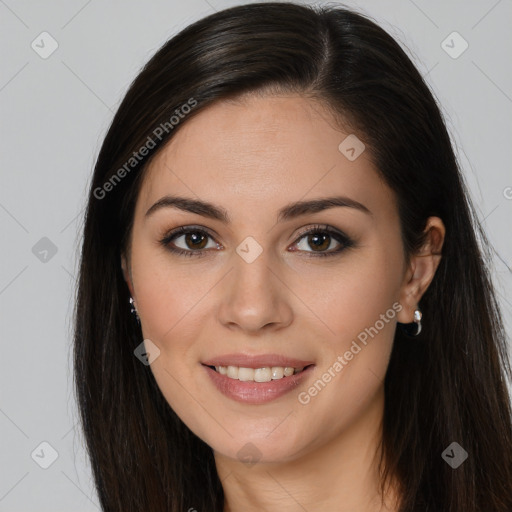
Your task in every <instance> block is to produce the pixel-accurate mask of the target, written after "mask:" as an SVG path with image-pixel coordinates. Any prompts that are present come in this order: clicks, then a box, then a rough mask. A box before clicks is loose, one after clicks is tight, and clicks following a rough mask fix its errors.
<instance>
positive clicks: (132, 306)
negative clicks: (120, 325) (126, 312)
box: [130, 297, 140, 323]
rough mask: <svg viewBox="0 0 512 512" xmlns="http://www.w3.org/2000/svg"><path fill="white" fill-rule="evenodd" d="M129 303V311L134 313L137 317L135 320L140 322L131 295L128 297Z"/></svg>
mask: <svg viewBox="0 0 512 512" xmlns="http://www.w3.org/2000/svg"><path fill="white" fill-rule="evenodd" d="M130 305H131V310H130V311H131V313H133V314H134V315H135V318H136V319H137V322H139V323H140V318H139V314H138V313H137V309H136V307H135V301H134V300H133V298H132V297H130Z"/></svg>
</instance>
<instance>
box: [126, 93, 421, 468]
mask: <svg viewBox="0 0 512 512" xmlns="http://www.w3.org/2000/svg"><path fill="white" fill-rule="evenodd" d="M348 135H350V132H349V131H348V130H345V131H343V130H340V129H339V128H338V127H337V126H336V125H335V123H334V121H333V119H332V118H331V117H330V116H329V114H328V113H327V112H326V111H325V110H323V109H322V108H321V106H320V105H319V104H318V103H315V102H313V101H312V100H310V99H306V98H303V97H301V96H292V95H290V96H261V97H256V96H247V97H245V98H244V99H243V100H240V101H238V102H234V101H230V102H227V101H223V102H219V103H216V104H215V105H213V106H210V107H208V108H207V109H205V110H203V111H202V112H200V113H199V114H198V115H197V116H196V117H194V118H191V119H190V120H189V121H187V122H185V123H184V124H183V126H181V127H180V130H179V131H178V132H177V133H176V135H175V137H174V138H173V139H172V141H171V142H170V143H169V145H167V146H166V147H165V148H164V149H163V150H162V151H161V152H160V153H159V154H158V155H157V157H156V158H155V160H153V162H152V163H151V165H150V167H149V168H148V169H147V174H146V176H145V178H144V181H143V184H142V188H141V190H140V194H139V197H138V200H137V204H136V210H135V218H134V225H133V230H132V235H131V250H130V254H129V256H128V258H127V259H126V260H124V268H125V271H126V274H125V275H126V278H127V282H128V283H129V286H130V289H131V292H132V296H133V297H134V300H135V304H136V307H137V311H138V314H139V316H140V319H141V327H142V331H143V335H144V338H145V340H146V342H145V343H146V344H147V345H146V348H149V347H151V346H153V345H149V346H148V341H147V340H151V344H154V345H156V346H157V347H158V349H159V350H160V355H159V356H158V357H157V358H156V359H155V360H154V362H152V364H151V370H152V372H153V374H154V376H155V378H156V381H157V383H158V385H159V387H160V389H161V391H162V393H163V395H164V396H165V398H166V400H167V401H168V403H169V405H170V406H171V407H172V408H173V409H174V410H175V412H176V413H177V414H178V415H179V416H180V418H181V419H182V420H183V421H184V422H185V424H186V425H187V426H188V427H189V428H190V429H191V430H192V431H193V432H194V433H196V434H197V435H198V436H199V437H200V438H202V439H203V440H204V441H205V442H206V443H207V444H208V445H210V446H211V447H212V448H213V449H214V451H215V453H216V454H219V455H221V456H224V457H228V458H232V459H240V458H244V457H245V458H247V457H249V458H250V457H257V458H258V459H259V460H261V461H262V462H263V461H278V460H283V461H284V460H293V459H295V458H297V457H300V456H302V455H305V454H307V453H308V452H311V451H312V450H315V449H318V448H320V446H321V445H323V444H326V443H329V442H330V441H332V440H334V439H336V438H337V437H339V436H341V435H342V434H343V433H344V432H348V431H349V430H350V429H351V428H354V426H355V425H357V424H358V423H361V421H363V419H364V418H368V417H369V416H370V415H372V414H373V415H374V414H375V411H376V404H381V403H382V396H383V395H382V390H383V381H382V379H383V378H384V375H385V372H386V368H387V365H388V360H389V356H390V351H391V348H392V342H393V336H394V332H395V328H396V322H397V320H398V321H408V322H410V321H412V319H407V320H406V319H405V318H404V319H400V316H399V315H400V314H403V312H402V313H400V314H399V313H398V311H399V310H400V309H402V306H401V304H400V301H401V300H402V299H403V297H404V296H405V294H407V293H408V292H410V290H408V288H407V282H408V275H407V268H406V265H405V261H404V255H403V246H402V241H401V235H400V225H399V218H398V213H397V207H396V202H395V197H394V194H393V193H392V191H391V190H390V189H389V188H388V187H387V185H386V184H385V183H384V182H383V181H382V180H381V179H380V178H379V175H378V174H377V171H376V169H375V167H374V166H373V164H372V162H371V159H370V155H369V151H368V150H366V151H363V152H362V153H361V154H360V155H359V156H357V154H358V152H359V146H354V140H353V139H348V141H347V142H345V143H344V144H345V145H343V144H342V149H341V150H340V149H339V146H340V143H342V142H343V141H344V140H345V139H346V137H347V136H348ZM347 145H348V146H347ZM351 147H354V148H355V151H351V149H350V148H351ZM354 156H357V158H355V159H354ZM349 157H350V158H349ZM170 196H173V197H174V198H176V197H180V198H184V199H186V200H188V202H187V201H181V202H176V201H174V202H173V201H171V200H170ZM166 197H167V199H165V198H166ZM327 198H336V199H333V201H332V202H331V203H329V202H326V203H321V202H317V203H311V201H320V200H324V199H327ZM340 198H343V199H340ZM196 201H197V203H194V202H196ZM199 202H202V203H208V205H209V206H208V207H207V206H204V205H201V204H200V203H199ZM295 203H305V204H303V205H302V206H300V205H296V204H295ZM212 205H213V207H214V208H211V206H212ZM294 205H295V206H294ZM224 217H225V218H224ZM178 228H185V231H184V232H183V231H181V232H180V231H179V230H178ZM176 230H178V231H176ZM150 351H151V350H150ZM215 366H216V367H217V369H215V368H214V367H215ZM226 366H231V367H232V368H230V369H225V368H220V367H226ZM240 367H241V369H240ZM303 367H304V369H303ZM261 368H264V369H261ZM285 368H287V369H285ZM300 370H302V371H300ZM226 372H228V374H227V375H225V373H226ZM290 373H292V374H293V375H290ZM237 376H238V378H237ZM246 379H247V380H246ZM255 379H256V381H255ZM259 381H262V382H259ZM248 443H252V444H248ZM252 445H254V446H252ZM244 450H245V452H244ZM251 450H252V451H255V452H256V454H252V453H250V452H251ZM246 452H247V453H246Z"/></svg>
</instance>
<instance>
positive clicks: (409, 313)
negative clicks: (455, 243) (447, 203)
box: [397, 217, 446, 323]
mask: <svg viewBox="0 0 512 512" xmlns="http://www.w3.org/2000/svg"><path fill="white" fill-rule="evenodd" d="M425 232H426V233H427V238H426V241H425V244H424V245H423V246H422V247H421V249H420V250H419V251H418V252H417V253H416V254H414V255H412V256H411V261H410V264H409V267H408V268H407V271H406V273H405V276H404V281H403V283H402V287H401V289H400V299H399V301H400V304H401V305H402V309H401V310H400V312H399V313H398V315H397V320H398V321H399V322H400V323H410V322H412V321H413V319H414V310H415V309H417V307H418V303H419V301H420V299H421V297H422V296H423V294H424V293H425V292H426V291H427V288H428V287H429V285H430V283H431V282H432V279H434V275H435V273H436V270H437V267H438V265H439V263H440V261H441V249H442V247H443V243H444V237H445V233H446V229H445V226H444V224H443V221H442V220H441V219H440V218H439V217H429V218H428V219H427V225H426V227H425Z"/></svg>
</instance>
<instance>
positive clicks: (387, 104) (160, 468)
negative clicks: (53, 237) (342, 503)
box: [74, 3, 512, 512]
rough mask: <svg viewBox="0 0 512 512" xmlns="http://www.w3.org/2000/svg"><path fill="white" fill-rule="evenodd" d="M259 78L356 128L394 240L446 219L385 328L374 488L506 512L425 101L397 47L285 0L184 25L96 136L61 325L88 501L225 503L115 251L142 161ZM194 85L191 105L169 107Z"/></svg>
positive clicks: (116, 505) (494, 390) (465, 267)
mask: <svg viewBox="0 0 512 512" xmlns="http://www.w3.org/2000/svg"><path fill="white" fill-rule="evenodd" d="M263 89H265V90H269V91H280V92H298V93H301V94H304V95H308V96H309V97H311V98H315V99H317V100H319V101H322V102H323V103H324V104H325V105H327V106H328V107H329V108H330V110H331V111H332V113H333V115H334V116H335V117H336V118H337V119H339V120H340V122H342V123H344V125H345V126H347V125H349V126H350V127H351V129H352V130H353V132H354V133H356V134H357V135H358V137H359V138H360V139H362V140H363V141H364V142H365V144H366V145H367V147H368V148H369V151H370V153H371V155H372V157H373V159H374V162H375V164H376V166H377V168H378V170H379V172H380V173H381V175H382V177H383V178H384V180H385V181H386V182H387V183H388V184H389V186H390V187H391V188H392V189H393V190H394V192H395V194H396V198H397V201H398V207H399V214H400V222H401V229H402V237H403V244H404V252H405V253H406V254H407V255H410V254H412V253H413V252H414V251H415V250H417V249H418V248H419V247H420V246H421V243H422V241H423V240H422V231H423V228H424V227H425V221H426V219H427V218H428V217H429V216H431V215H435V216H439V217H441V219H442V220H443V222H444V224H445V227H446V239H445V243H444V246H443V253H442V254H443V257H442V259H441V262H440V265H439V267H438V270H437V273H436V275H435V277H434V280H433V281H432V283H431V285H430V287H429V289H428V290H427V292H426V293H425V294H424V296H423V298H422V299H421V302H420V308H421V310H422V312H423V319H424V321H423V330H422V332H421V334H420V335H419V336H418V337H417V338H416V339H413V340H411V339H410V338H406V337H405V336H404V334H403V333H402V332H401V331H400V330H397V332H396V335H395V340H394V346H393V351H392V355H391V360H390V364H389V368H388V371H387V374H386V379H385V411H384V420H383V439H382V446H383V459H382V461H381V462H382V464H383V468H384V472H385V475H384V476H385V478H384V480H383V485H384V482H385V481H386V479H389V478H390V477H391V476H393V477H396V478H397V479H398V482H399V484H400V496H401V508H400V511H401V512H408V511H410V512H413V511H414V512H418V511H432V512H434V511H435V512H437V511H442V512H477V511H479V512H480V511H483V510H485V511H495V512H510V511H512V484H511V482H512V424H511V405H510V397H509V395H508V390H507V378H510V377H511V370H510V362H509V358H508V354H507V352H506V347H507V345H506V336H505V333H504V329H503V322H502V319H501V316H500V310H499V307H498V303H497V300H496V296H495V292H494V291H493V287H492V282H491V280H490V277H489V274H488V270H487V264H488V263H489V260H490V258H489V253H488V250H487V248H488V241H487V239H486V236H485V233H484V232H483V230H482V228H481V227H480V225H479V223H478V221H477V218H476V216H475V214H474V208H473V206H472V205H471V202H470V198H469V194H468V192H467V189H466V186H465V184H464V181H463V177H462V175H461V172H460V171H459V168H458V165H457V162H456V159H455V156H454V152H453V149H452V147H451V144H450V139H449V135H448V133H447V130H446V128H445V124H444V122H443V119H442V116H441V114H440V111H439V108H438V106H437V105H436V102H435V100H434V98H433V95H432V94H431V92H430V90H429V88H428V87H427V86H426V84H425V82H424V81H423V79H422V77H421V76H420V74H419V73H418V71H417V70H416V68H415V67H414V65H413V64H412V63H411V61H410V59H409V58H408V57H407V55H406V54H405V53H404V51H403V50H402V49H401V47H400V46H399V45H398V44H397V42H395V41H394V40H393V38H392V37H390V36H389V35H388V34H387V33H386V32H385V31H384V30H383V29H381V28H380V27H378V26H377V25H376V24H375V23H374V22H372V21H371V20H370V19H368V18H367V17H365V16H363V15H360V14H356V13H354V12H351V11H350V10H347V9H345V8H341V7H309V6H302V5H297V4H293V3H261V4H258V3H256V4H250V5H243V6H239V7H234V8H230V9H226V10H223V11H220V12H217V13H215V14H213V15H211V16H208V17H206V18H204V19H201V20H199V21H197V22H195V23H194V24H192V25H190V26H189V27H187V28H185V29H184V30H183V31H181V32H180V33H179V34H177V35H176V36H175V37H173V38H172V39H170V40H169V41H168V42H166V43H165V44H164V46H163V47H162V48H161V49H160V50H159V51H158V52H157V53H156V54H155V55H154V56H153V57H152V58H151V60H150V61H149V62H148V63H147V64H146V66H145V67H144V68H143V69H142V71H141V72H140V74H139V75H138V76H137V77H136V79H135V80H134V82H133V83H132V84H131V86H130V88H129V90H128V92H127V94H126V96H125V98H124V99H123V101H122V103H121V105H120V106H119V108H118V110H117V113H116V114H115V117H114V119H113V121H112V124H111V126H110V128H109V130H108V133H107V135H106V137H105V140H104V142H103V145H102V148H101V151H100V153H99V156H98V159H97V163H96V166H95V169H94V175H93V178H92V183H91V188H90V193H89V200H88V206H87V213H86V217H85V227H84V236H83V246H82V253H81V266H80V275H79V283H78V289H77V300H76V310H75V338H74V365H75V385H76V394H77V401H78V404H79V410H80V416H81V420H82V426H83V431H84V434H85V440H86V443H87V449H88V453H89V456H90V460H91V464H92V470H93V474H94V478H95V484H96V489H97V492H98V495H99V499H100V502H101V505H102V507H103V510H105V511H120V512H121V511H122V512H130V511H137V512H138V511H141V510H146V511H151V512H159V511H162V512H163V511H166V512H169V511H175V512H177V511H180V512H182V511H185V510H189V509H191V508H192V509H197V510H198V511H211V512H217V511H221V510H222V509H223V500H224V497H223V491H222V485H221V482H220V481H219V478H218V475H217V472H216V468H215V461H214V457H213V453H212V450H211V448H210V447H209V446H207V445H206V444H205V443H204V442H203V441H202V440H200V439H199V438H198V437H197V436H195V435H194V434H193V433H192V432H191V431H190V430H189V429H188V428H187V426H186V425H185V424H184V423H183V422H182V421H181V420H180V418H178V417H177V415H176V414H175V413H174V411H173V410H172V409H171V407H170V406H169V405H168V403H167V402H166V401H165V399H164V397H163V395H162V393H161V391H160V389H159V388H158V386H157V384H156V382H155V379H154V377H153V375H152V372H151V370H150V368H149V367H148V366H144V365H142V364H141V363H140V361H139V360H138V359H137V358H136V357H135V356H134V354H133V351H134V349H135V348H136V347H137V346H138V345H139V344H140V343H141V341H142V333H141V330H140V327H139V325H138V324H137V322H136V320H135V319H134V317H133V315H131V313H130V308H129V303H128V299H129V292H128V288H127V285H126V283H125V281H124V279H123V275H122V270H121V265H120V255H121V254H122V253H123V252H124V251H126V249H127V247H126V242H127V240H128V235H129V233H130V230H131V226H132V222H133V214H134V205H135V200H136V198H137V194H138V191H139V189H140V184H141V180H142V178H143V175H144V170H145V169H146V168H147V165H148V162H150V161H151V158H152V157H153V156H154V155H155V154H157V153H158V151H159V150H160V149H161V148H162V146H163V145H164V144H165V143H166V142H168V141H169V140H171V138H172V137H173V135H174V134H175V133H176V132H177V131H178V130H179V129H180V127H181V126H183V124H184V123H186V122H188V120H189V119H191V118H192V117H193V116H195V115H197V113H199V112H201V111H202V110H203V109H204V108H205V107H206V106H207V105H210V104H212V102H216V101H222V100H223V99H225V98H229V97H236V96H237V95H240V94H243V93H246V92H249V91H258V90H263ZM191 99H192V100H193V102H195V104H194V106H193V108H189V109H188V110H186V109H183V105H185V104H188V105H189V106H191V105H192V101H191ZM177 110H178V113H176V111H177ZM179 113H181V115H180V114H179ZM172 116H178V117H179V121H178V122H175V121H171V118H172ZM176 119H177V118H176ZM150 141H151V143H150ZM143 146H146V147H149V148H150V149H149V151H147V152H145V153H146V154H145V155H142V152H141V151H140V148H141V147H143ZM134 153H137V158H136V159H135V160H131V159H132V158H134V156H133V155H134ZM121 169H124V172H123V171H121ZM479 243H480V245H479ZM454 441H455V442H457V443H459V444H460V445H461V446H462V447H463V448H464V450H465V451H466V452H467V453H468V458H467V460H466V461H465V462H464V463H463V464H461V465H460V466H459V467H457V468H456V469H453V468H452V467H451V466H450V465H449V464H447V463H446V462H445V460H443V458H442V456H441V454H442V453H443V451H444V450H445V449H446V448H447V447H448V446H449V445H450V444H451V443H452V442H454Z"/></svg>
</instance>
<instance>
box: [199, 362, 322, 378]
mask: <svg viewBox="0 0 512 512" xmlns="http://www.w3.org/2000/svg"><path fill="white" fill-rule="evenodd" d="M205 366H208V368H211V369H212V370H214V371H215V372H217V373H218V374H220V375H224V376H225V377H227V378H228V379H233V380H238V381H242V382H271V381H274V380H281V379H286V378H288V377H291V376H292V375H297V374H299V373H302V372H303V371H304V370H306V369H307V368H309V367H311V366H313V364H308V365H306V366H300V367H293V366H263V367H261V368H248V367H244V366H231V365H230V366H222V365H218V366H215V365H205Z"/></svg>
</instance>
